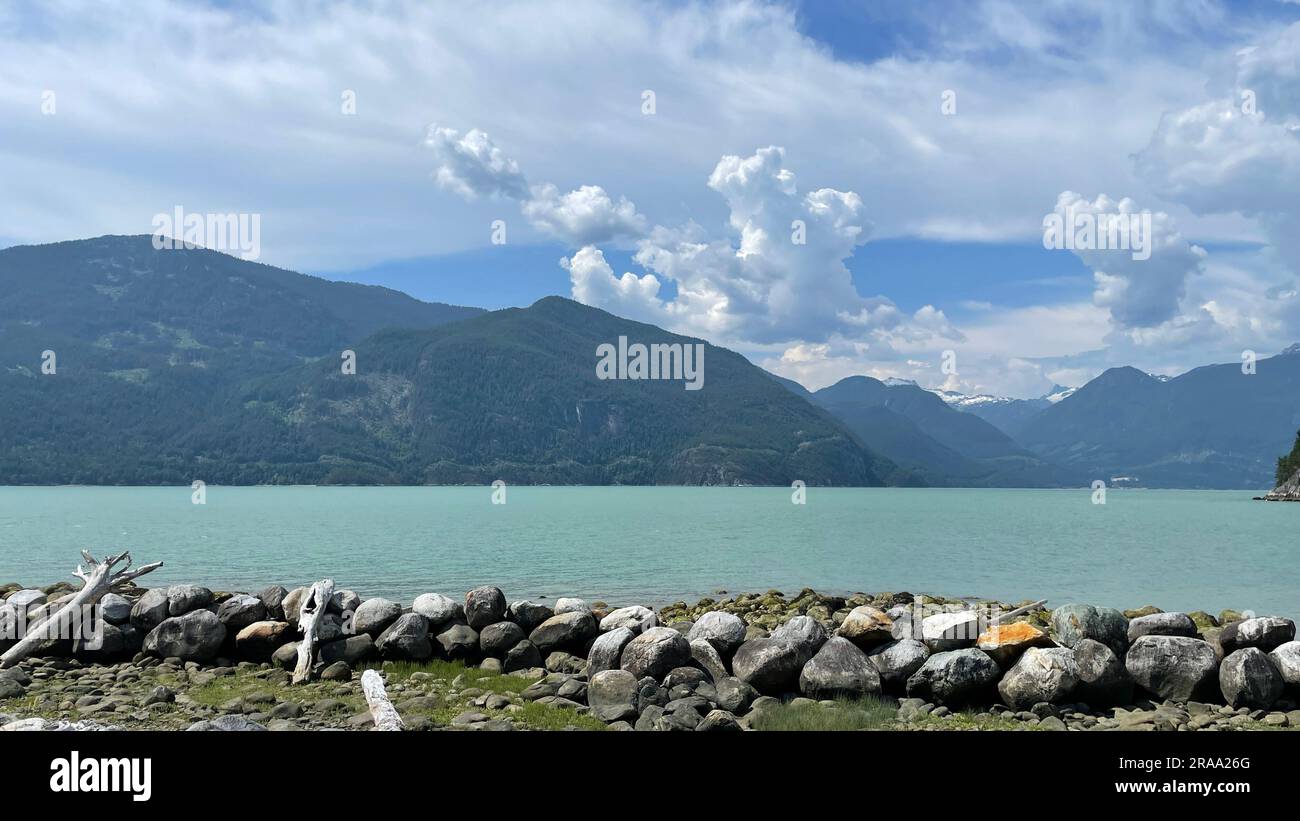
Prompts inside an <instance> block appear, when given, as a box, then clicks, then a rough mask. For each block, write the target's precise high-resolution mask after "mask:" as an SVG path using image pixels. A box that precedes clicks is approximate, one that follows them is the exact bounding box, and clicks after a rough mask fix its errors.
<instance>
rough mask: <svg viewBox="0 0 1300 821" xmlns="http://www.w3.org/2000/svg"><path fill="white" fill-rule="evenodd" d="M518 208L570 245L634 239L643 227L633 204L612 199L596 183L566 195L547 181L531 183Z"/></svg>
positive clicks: (624, 198) (548, 231)
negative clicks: (530, 189) (529, 194)
mask: <svg viewBox="0 0 1300 821" xmlns="http://www.w3.org/2000/svg"><path fill="white" fill-rule="evenodd" d="M520 208H521V209H522V211H523V214H524V216H525V217H526V218H527V219H528V221H529V222H531V223H532V224H533V225H534V226H536V227H538V228H540V229H541V230H543V231H546V232H547V233H549V234H551V235H552V236H556V237H560V238H561V239H564V240H565V241H567V242H569V243H571V244H574V245H586V244H589V243H594V242H609V241H611V240H616V239H629V238H636V237H639V236H641V235H642V234H644V233H645V230H646V221H645V217H643V216H642V215H640V214H638V213H637V210H636V206H635V205H633V204H632V203H631V202H629V201H628V200H627V198H626V197H619V199H618V202H615V201H614V200H613V199H611V198H610V196H609V194H607V193H605V189H604V188H601V187H600V186H599V185H584V186H581V187H579V188H577V189H576V190H574V191H570V192H568V193H567V194H561V193H560V190H559V189H558V188H556V187H555V186H554V185H551V184H550V183H546V184H545V185H538V186H534V187H533V189H532V191H531V196H530V198H529V199H528V200H526V201H524V202H523V203H521V204H520Z"/></svg>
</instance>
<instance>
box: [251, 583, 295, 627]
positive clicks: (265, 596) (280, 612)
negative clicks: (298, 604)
mask: <svg viewBox="0 0 1300 821" xmlns="http://www.w3.org/2000/svg"><path fill="white" fill-rule="evenodd" d="M287 595H289V591H288V590H286V589H285V588H284V586H283V585H279V584H273V585H271V586H270V587H268V588H266V589H265V590H262V591H261V592H259V593H258V594H257V598H259V599H261V600H262V606H263V607H265V608H266V616H267V618H268V619H271V620H275V621H282V620H284V597H285V596H287Z"/></svg>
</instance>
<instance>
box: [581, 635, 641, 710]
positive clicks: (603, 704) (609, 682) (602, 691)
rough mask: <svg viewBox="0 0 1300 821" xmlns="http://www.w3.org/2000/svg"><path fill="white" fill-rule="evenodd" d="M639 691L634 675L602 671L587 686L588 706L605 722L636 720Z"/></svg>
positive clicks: (625, 672)
mask: <svg viewBox="0 0 1300 821" xmlns="http://www.w3.org/2000/svg"><path fill="white" fill-rule="evenodd" d="M624 629H626V628H624ZM637 689H638V688H637V677H636V676H635V675H633V674H632V673H629V672H628V671H626V670H601V671H600V672H598V673H596V674H594V675H592V676H591V680H590V681H589V682H588V684H587V705H588V706H589V707H590V708H591V714H592V715H593V716H595V717H596V718H598V719H600V720H601V721H604V722H612V721H623V720H626V719H632V720H635V719H636V717H637Z"/></svg>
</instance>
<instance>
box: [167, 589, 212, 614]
mask: <svg viewBox="0 0 1300 821" xmlns="http://www.w3.org/2000/svg"><path fill="white" fill-rule="evenodd" d="M209 604H212V591H211V590H209V589H208V588H206V587H200V586H199V585H197V584H173V585H172V586H171V587H169V588H167V615H169V616H183V615H185V614H186V613H189V612H190V611H192V610H198V609H200V608H203V607H207V606H208V605H209Z"/></svg>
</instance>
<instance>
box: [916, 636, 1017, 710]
mask: <svg viewBox="0 0 1300 821" xmlns="http://www.w3.org/2000/svg"><path fill="white" fill-rule="evenodd" d="M1001 675H1002V670H1001V669H1000V668H999V667H998V663H997V662H996V661H994V660H993V659H992V658H991V657H990V656H989V655H988V654H987V653H985V652H984V651H983V650H978V649H976V648H974V647H968V648H966V649H964V650H948V651H945V652H941V653H935V654H934V655H932V656H930V657H929V658H928V659H926V660H925V663H924V664H922V665H921V667H920V669H919V670H917V671H916V672H915V673H913V674H912V677H911V678H909V679H908V680H907V695H908V696H909V697H911V698H922V699H925V700H926V701H928V702H931V703H934V704H942V705H945V706H949V707H951V706H960V705H965V704H973V703H976V702H983V701H987V700H991V696H992V695H993V693H994V685H996V684H997V681H998V678H999V677H1000V676H1001Z"/></svg>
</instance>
